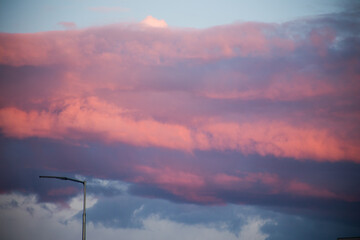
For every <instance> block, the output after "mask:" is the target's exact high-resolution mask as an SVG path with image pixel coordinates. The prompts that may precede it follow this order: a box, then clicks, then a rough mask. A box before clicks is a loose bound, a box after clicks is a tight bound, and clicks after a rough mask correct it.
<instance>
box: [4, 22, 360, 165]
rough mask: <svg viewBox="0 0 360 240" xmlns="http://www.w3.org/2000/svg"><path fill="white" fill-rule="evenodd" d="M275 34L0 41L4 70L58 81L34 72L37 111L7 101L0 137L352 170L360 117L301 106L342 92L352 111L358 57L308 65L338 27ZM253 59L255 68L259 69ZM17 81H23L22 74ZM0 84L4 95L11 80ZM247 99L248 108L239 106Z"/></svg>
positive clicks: (249, 26) (134, 28)
mask: <svg viewBox="0 0 360 240" xmlns="http://www.w3.org/2000/svg"><path fill="white" fill-rule="evenodd" d="M149 19H150V20H151V19H152V20H154V19H153V18H149ZM154 21H155V20H154ZM155 22H156V23H161V24H163V22H161V21H160V22H159V20H156V21H155ZM161 24H160V25H161ZM282 27H284V26H275V25H271V24H260V23H243V24H233V25H228V26H220V27H214V28H210V29H204V30H195V29H169V28H166V29H153V28H144V27H143V25H142V24H133V25H131V24H129V25H113V26H105V27H98V28H90V29H82V30H75V31H59V32H47V33H36V34H0V63H1V64H2V65H4V66H6V67H8V68H9V69H12V67H17V68H19V69H21V68H28V67H29V66H31V68H32V69H33V71H34V72H37V71H40V70H44V69H47V68H50V67H52V68H54V69H56V71H58V73H57V75H56V76H54V74H52V73H46V74H43V75H41V74H38V75H36V77H35V75H34V76H32V79H30V80H27V81H32V82H34V78H36V80H39V79H40V80H41V84H37V85H36V87H35V85H31V86H30V87H28V89H26V90H27V94H26V100H25V101H24V102H27V103H31V104H33V105H32V107H24V106H23V105H24V104H18V105H16V104H15V105H14V102H16V101H14V100H9V99H6V98H3V99H2V101H3V104H2V105H1V109H0V127H1V130H2V132H3V133H4V134H5V135H7V136H9V137H17V138H26V137H43V138H53V139H68V138H70V139H80V140H82V139H86V137H87V136H88V135H89V134H91V135H93V136H96V137H97V138H98V139H99V140H100V141H103V142H125V143H129V144H133V145H136V146H155V147H163V148H170V149H177V150H181V151H185V152H188V153H190V152H192V151H194V150H204V151H205V150H217V151H224V150H234V151H239V152H242V153H243V154H259V155H261V156H268V155H273V156H276V157H290V158H295V159H313V160H318V161H341V160H350V161H354V162H359V160H360V157H359V156H360V154H359V153H360V150H358V145H359V138H358V136H354V134H353V133H354V132H356V130H357V128H358V123H357V121H356V119H355V118H353V117H351V116H354V115H355V116H357V114H356V113H357V112H356V111H354V110H346V111H345V110H344V112H336V111H335V110H334V111H331V109H330V110H329V109H325V108H324V107H322V108H316V105H317V104H313V105H314V106H315V107H314V109H311V111H309V110H306V109H305V110H304V109H303V107H302V105H303V104H304V102H306V101H309V99H310V100H311V99H313V100H314V101H315V102H314V103H319V105H320V104H323V103H321V102H324V100H322V99H320V98H322V97H323V98H324V99H325V98H326V99H330V100H331V101H332V102H331V104H333V103H334V106H335V105H336V104H340V100H341V99H340V98H341V97H342V96H349V98H350V103H347V105H346V106H348V105H351V104H352V103H353V102H354V98H356V96H357V95H356V94H357V90H358V89H359V88H360V85H359V84H358V81H356V79H358V77H359V76H358V74H357V73H356V63H357V62H356V59H355V60H354V59H350V58H345V59H342V60H341V61H333V62H331V61H329V63H326V64H325V63H324V65H319V64H316V61H315V62H314V60H313V59H312V58H309V59H306V54H308V55H311V57H313V56H314V55H315V56H318V57H320V58H322V57H323V56H322V54H321V52H316V51H315V52H312V51H313V50H312V49H313V48H314V47H315V48H319V47H320V46H322V45H323V43H324V44H325V45H326V46H325V48H326V49H328V47H329V46H330V45H331V44H332V43H333V41H334V40H333V39H334V36H335V31H332V30H331V29H327V28H326V29H323V30H321V31H320V30H318V31H312V32H311V31H310V33H309V34H308V35H306V36H303V38H305V39H307V41H305V40H303V39H302V38H300V40H299V39H297V38H296V37H295V35H290V36H288V35H286V31H285V30H286V29H285V30H283V29H282ZM284 28H285V27H284ZM278 32H280V33H281V34H278ZM309 49H310V50H311V52H305V53H306V54H305V53H304V55H305V57H304V56H303V55H301V54H299V55H300V57H299V59H296V61H295V60H294V59H293V58H296V57H297V56H298V55H297V52H302V53H303V52H304V51H310V50H309ZM321 51H322V50H321ZM289 56H292V57H291V58H290V59H288V57H289ZM303 58H305V59H303ZM244 59H247V60H246V61H245V60H244ZM249 59H250V60H249ZM254 59H255V60H257V61H258V62H257V61H255V60H254ZM279 59H280V60H281V59H287V60H288V61H289V62H290V63H289V65H286V66H283V64H285V63H287V61H283V60H281V61H280V60H279ZM247 61H249V62H250V63H251V61H254V63H253V64H249V63H248V62H247ZM277 61H280V63H277ZM308 61H310V63H309V65H306V64H307V62H308ZM335 62H336V63H335ZM256 63H261V64H262V65H261V66H260V67H261V69H260V67H258V66H257V65H256ZM350 63H351V64H350ZM243 65H245V66H243ZM343 66H346V68H344V67H343ZM324 68H325V70H326V71H325V70H324ZM339 69H340V70H339ZM330 70H331V71H330ZM9 71H10V70H9ZM13 71H14V72H18V71H16V70H13ZM327 72H332V73H336V74H328V73H327ZM11 74H12V73H9V74H7V75H4V79H5V78H6V79H5V80H4V81H8V82H9V83H10V80H8V79H7V78H9V79H11V76H12V75H11ZM333 75H334V76H333ZM17 78H18V79H17V81H19V82H21V81H25V80H24V79H27V78H28V74H25V75H23V76H18V77H17ZM338 79H342V81H341V82H339V80H338ZM3 85H4V86H3V88H4V89H7V88H6V87H7V86H10V85H11V84H7V83H4V84H3ZM20 85H21V84H20ZM45 85H46V86H47V88H46V90H47V91H46V92H51V94H48V95H46V94H45V96H44V97H40V96H39V94H38V93H39V90H38V89H39V88H40V89H42V88H43V87H42V86H45ZM11 86H12V88H11V87H9V89H12V91H14V92H11V91H9V92H11V93H12V94H10V93H8V91H7V90H3V91H4V92H6V94H8V95H11V96H17V94H18V92H17V91H16V90H14V89H16V87H14V86H13V85H11ZM36 89H37V91H36ZM354 96H355V97H354ZM178 97H180V98H179V99H177V98H178ZM339 99H340V100H339ZM318 100H319V102H317V101H318ZM226 101H228V103H229V104H228V105H227V106H225V105H224V102H226ZM241 101H243V102H241ZM257 101H269V102H267V104H269V103H277V102H284V103H287V104H290V103H291V104H293V103H296V102H297V103H298V104H297V108H296V109H292V108H290V107H289V108H287V109H288V110H287V112H286V114H284V112H282V111H281V109H280V108H276V109H275V111H274V112H271V113H270V112H268V113H266V111H265V112H264V111H262V110H256V109H258V107H259V106H261V104H263V103H257ZM341 101H342V100H341ZM214 103H215V104H214ZM244 103H247V105H249V106H250V107H248V109H246V107H244V106H245V105H246V104H244ZM216 104H220V105H219V106H220V107H218V108H217V109H215V107H213V105H214V106H216ZM221 104H222V105H221ZM236 104H239V105H236ZM241 104H242V105H241ZM45 105H46V106H45ZM240 105H241V106H242V107H239V106H240ZM224 106H225V107H224ZM269 106H272V104H269ZM299 106H300V107H299ZM322 106H323V105H322ZM223 108H225V109H226V108H229V110H227V111H225V110H223ZM252 108H254V109H255V110H252ZM202 109H211V110H204V111H203V110H202ZM238 109H244V110H238ZM249 109H251V110H249ZM261 109H264V108H261ZM279 109H280V110H279ZM344 109H352V108H351V107H348V108H344ZM201 111H203V112H202V113H199V112H201ZM206 111H208V112H206ZM253 111H254V112H255V113H254V112H253ZM269 111H270V110H269ZM349 112H350V113H349ZM309 116H310V117H309ZM339 116H341V117H339Z"/></svg>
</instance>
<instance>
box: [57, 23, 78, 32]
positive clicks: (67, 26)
mask: <svg viewBox="0 0 360 240" xmlns="http://www.w3.org/2000/svg"><path fill="white" fill-rule="evenodd" d="M58 25H60V26H62V27H63V28H65V29H67V30H73V29H76V23H74V22H58Z"/></svg>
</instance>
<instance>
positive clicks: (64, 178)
mask: <svg viewBox="0 0 360 240" xmlns="http://www.w3.org/2000/svg"><path fill="white" fill-rule="evenodd" d="M39 178H56V179H60V180H68V181H73V182H78V183H82V184H83V186H84V208H83V217H82V240H86V181H81V180H78V179H74V178H68V177H56V176H39Z"/></svg>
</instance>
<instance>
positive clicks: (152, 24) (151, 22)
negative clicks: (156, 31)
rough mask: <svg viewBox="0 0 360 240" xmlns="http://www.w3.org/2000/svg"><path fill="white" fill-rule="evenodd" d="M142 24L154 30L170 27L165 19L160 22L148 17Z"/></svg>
mask: <svg viewBox="0 0 360 240" xmlns="http://www.w3.org/2000/svg"><path fill="white" fill-rule="evenodd" d="M141 23H142V24H144V25H146V26H149V27H154V28H166V27H167V26H168V25H167V23H166V22H165V21H164V20H163V19H161V20H159V19H156V18H154V17H153V16H147V17H146V18H145V19H144V20H142V21H141Z"/></svg>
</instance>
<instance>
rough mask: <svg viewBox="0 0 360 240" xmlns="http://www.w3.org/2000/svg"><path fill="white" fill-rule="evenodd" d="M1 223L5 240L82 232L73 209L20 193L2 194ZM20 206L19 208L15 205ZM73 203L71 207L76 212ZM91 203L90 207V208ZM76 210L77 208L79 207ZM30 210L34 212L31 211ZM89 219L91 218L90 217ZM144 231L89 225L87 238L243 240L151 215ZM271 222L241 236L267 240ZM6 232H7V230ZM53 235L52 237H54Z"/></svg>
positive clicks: (248, 227) (258, 222) (250, 226)
mask: <svg viewBox="0 0 360 240" xmlns="http://www.w3.org/2000/svg"><path fill="white" fill-rule="evenodd" d="M0 201H1V202H0V204H1V208H0V212H1V215H0V216H1V217H0V222H1V223H2V227H4V228H3V231H1V233H0V236H2V237H4V238H7V239H9V238H16V239H26V238H29V236H30V237H31V238H36V239H48V238H49V237H50V238H52V239H64V238H73V237H74V236H78V235H79V234H80V233H81V231H80V229H81V219H80V218H74V217H73V216H74V215H73V213H71V214H69V212H70V210H69V209H66V208H61V207H59V206H57V205H55V204H49V203H38V202H37V200H36V196H34V195H31V196H24V195H20V194H8V195H0ZM15 203H17V205H16V204H15ZM73 205H74V204H70V207H71V208H70V209H73ZM91 206H92V204H91V205H90V206H89V207H88V208H90V209H91ZM76 208H77V207H76ZM29 209H32V210H31V211H30V212H31V213H30V212H29ZM80 211H81V210H79V212H80ZM9 218H11V219H13V220H14V221H16V222H17V226H19V227H21V229H23V231H16V230H15V229H14V228H13V227H12V223H11V222H9V221H7V219H9ZM88 220H89V216H88ZM141 221H142V224H143V227H142V228H135V229H129V228H107V227H105V226H103V225H102V224H95V225H94V224H93V223H92V222H89V221H88V222H87V236H88V237H89V238H90V237H91V238H94V239H97V238H99V237H101V238H102V239H113V238H114V237H115V238H116V237H118V236H123V237H124V238H127V239H143V238H149V237H150V238H154V239H169V237H171V238H172V239H194V238H203V237H205V238H206V239H213V240H217V239H234V240H236V239H241V238H239V237H237V236H236V235H235V234H233V233H231V232H229V231H228V230H226V229H224V228H223V229H221V228H218V227H217V226H208V225H204V224H197V225H189V224H183V223H179V222H175V221H171V220H168V219H163V218H161V217H160V216H158V215H150V216H148V217H147V218H144V219H141ZM267 221H269V220H263V219H255V220H252V219H250V220H249V221H248V223H247V224H245V225H244V227H243V228H242V230H241V231H240V233H239V236H250V235H252V236H253V238H252V239H254V240H264V239H266V236H267V235H265V234H263V233H262V231H261V227H262V226H263V225H264V224H265V223H266V222H267ZM4 229H6V230H4ZM51 236H52V237H51Z"/></svg>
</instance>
